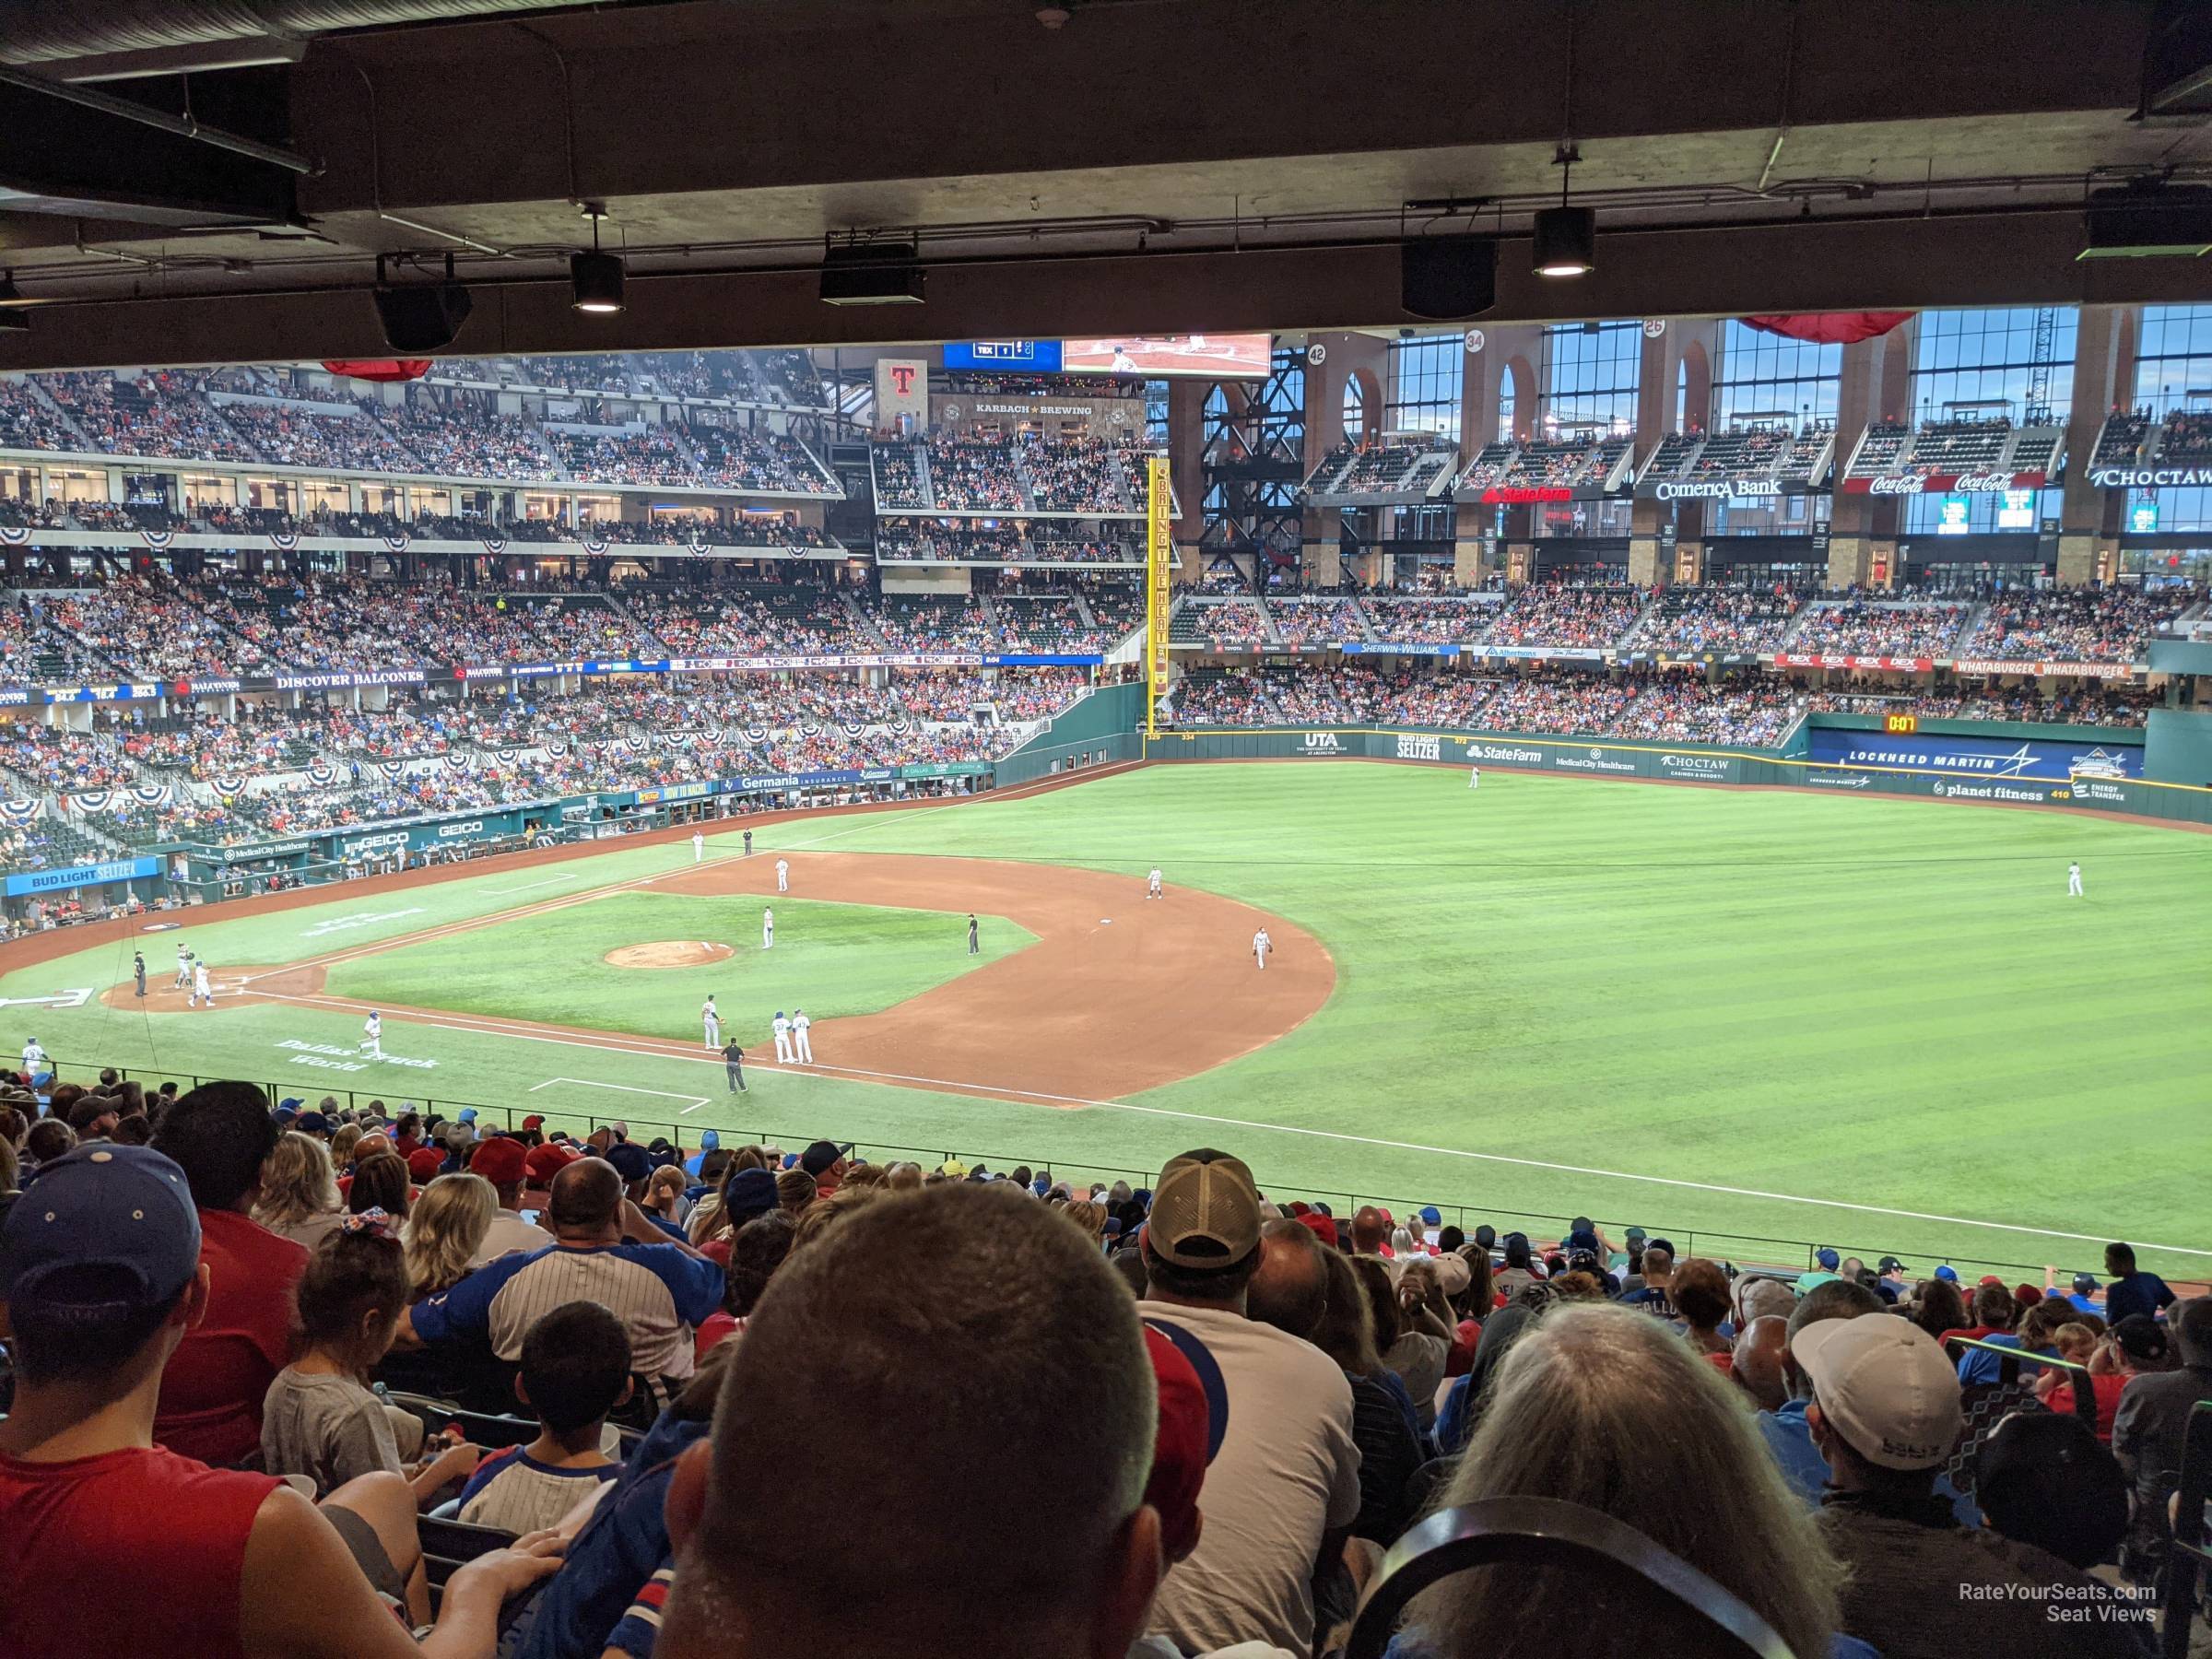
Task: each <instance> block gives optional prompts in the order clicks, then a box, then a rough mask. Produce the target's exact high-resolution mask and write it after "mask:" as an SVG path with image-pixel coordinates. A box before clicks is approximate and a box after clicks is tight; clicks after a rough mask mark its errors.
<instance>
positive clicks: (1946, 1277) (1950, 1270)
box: [1935, 1262, 1959, 1285]
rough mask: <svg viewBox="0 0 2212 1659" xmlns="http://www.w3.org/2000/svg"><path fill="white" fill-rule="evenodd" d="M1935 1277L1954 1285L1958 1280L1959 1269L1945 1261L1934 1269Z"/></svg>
mask: <svg viewBox="0 0 2212 1659" xmlns="http://www.w3.org/2000/svg"><path fill="white" fill-rule="evenodd" d="M1935 1277H1937V1278H1939V1279H1941V1280H1942V1281H1943V1282H1944V1283H1945V1284H1947V1285H1955V1284H1957V1283H1958V1282H1959V1269H1958V1268H1956V1267H1954V1266H1952V1265H1950V1264H1949V1263H1948V1262H1945V1263H1943V1264H1942V1265H1940V1266H1938V1267H1937V1268H1936V1269H1935Z"/></svg>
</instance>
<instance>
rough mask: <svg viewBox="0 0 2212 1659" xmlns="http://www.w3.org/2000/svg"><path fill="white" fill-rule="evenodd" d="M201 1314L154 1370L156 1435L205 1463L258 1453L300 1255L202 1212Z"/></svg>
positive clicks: (285, 1340) (284, 1352) (245, 1225)
mask: <svg viewBox="0 0 2212 1659" xmlns="http://www.w3.org/2000/svg"><path fill="white" fill-rule="evenodd" d="M200 1262H201V1265H204V1266H205V1267H206V1269H207V1317H206V1319H204V1320H202V1321H201V1322H200V1324H198V1325H197V1326H196V1327H195V1328H194V1329H192V1330H189V1331H187V1332H185V1333H184V1340H183V1341H182V1342H181V1343H179V1344H178V1345H177V1351H176V1352H175V1353H173V1354H171V1356H170V1358H169V1369H168V1370H167V1371H163V1372H162V1373H161V1399H160V1403H159V1405H158V1406H156V1408H155V1413H154V1439H155V1440H156V1441H159V1442H160V1443H161V1444H162V1445H164V1446H167V1447H168V1448H169V1449H170V1450H171V1452H175V1453H181V1454H182V1455H183V1456H185V1457H196V1458H198V1459H199V1460H200V1461H201V1462H202V1463H206V1464H215V1465H224V1464H238V1463H243V1462H245V1461H246V1460H248V1459H249V1458H252V1457H254V1456H256V1455H258V1454H259V1453H260V1451H261V1402H262V1397H263V1396H264V1395H265V1394H267V1393H268V1392H269V1384H270V1383H271V1382H274V1381H275V1380H276V1377H277V1372H278V1371H282V1370H283V1369H284V1368H285V1366H286V1364H287V1363H288V1362H289V1360H290V1359H291V1350H292V1287H293V1286H294V1285H295V1284H297V1283H298V1282H299V1279H300V1274H301V1273H303V1272H304V1271H305V1270H306V1268H307V1252H306V1250H305V1249H304V1248H303V1247H301V1246H300V1245H298V1244H295V1243H293V1242H292V1241H291V1240H289V1239H284V1238H279V1237H277V1234H275V1233H273V1232H271V1231H270V1230H268V1229H267V1228H265V1227H264V1226H262V1225H261V1224H260V1223H259V1222H257V1221H254V1220H253V1219H251V1218H248V1217H245V1216H241V1215H240V1214H239V1213H238V1212H237V1211H235V1210H202V1211H201V1212H200Z"/></svg>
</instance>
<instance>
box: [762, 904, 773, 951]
mask: <svg viewBox="0 0 2212 1659" xmlns="http://www.w3.org/2000/svg"><path fill="white" fill-rule="evenodd" d="M775 947H776V912H775V911H774V909H773V908H772V907H771V908H769V909H766V910H763V911H762V912H760V948H761V949H763V950H773V949H774V948H775Z"/></svg>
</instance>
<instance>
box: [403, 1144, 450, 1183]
mask: <svg viewBox="0 0 2212 1659" xmlns="http://www.w3.org/2000/svg"><path fill="white" fill-rule="evenodd" d="M444 1168H445V1154H444V1153H442V1152H441V1151H439V1150H438V1148H437V1147H416V1148H415V1150H414V1151H412V1152H410V1153H408V1154H407V1178H408V1179H409V1180H411V1181H435V1180H437V1179H438V1171H441V1170H442V1169H444Z"/></svg>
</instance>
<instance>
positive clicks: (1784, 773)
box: [1142, 726, 2212, 824]
mask: <svg viewBox="0 0 2212 1659" xmlns="http://www.w3.org/2000/svg"><path fill="white" fill-rule="evenodd" d="M2060 729H2063V730H2065V731H2067V732H2068V733H2069V734H2071V735H2072V736H2073V738H2074V739H2075V741H2076V743H2077V744H2078V742H2079V740H2080V736H2081V728H2078V727H2067V728H2060ZM2030 747H2032V746H2030ZM1142 748H1143V758H1144V759H1147V760H1259V759H1267V760H1285V759H1308V760H1342V759H1367V760H1407V761H1414V762H1427V763H1432V764H1438V765H1449V766H1462V767H1464V766H1468V765H1480V766H1486V767H1496V768H1501V769H1505V770H1509V771H1550V772H1563V773H1566V774H1569V775H1571V776H1581V777H1613V778H1642V779H1647V780H1653V781H1659V782H1676V783H1732V784H1739V785H1749V786H1768V787H1773V786H1782V787H1790V788H1812V789H1818V790H1823V791H1828V790H1837V791H1842V792H1846V793H1862V792H1863V793H1867V794H1902V795H1924V796H1928V797H1931V798H1934V799H1939V800H1954V801H1978V802H1984V803H1995V804H1999V805H2006V806H2061V807H2063V806H2076V807H2084V808H2088V809H2089V810H2092V811H2098V812H2112V813H2124V814H2133V815H2135V816H2137V817H2141V818H2160V819H2165V820H2168V821H2171V822H2176V823H2191V824H2212V788H2206V787H2204V786H2201V785H2193V784H2181V783H2163V782H2154V781H2151V780H2148V779H2143V778H2131V777H2088V776H2083V775H2080V774H2078V773H2076V774H2073V775H2066V774H2065V773H2063V772H2062V773H2061V774H2060V775H2057V776H2051V777H2044V776H2022V775H2015V774H2014V771H2009V770H2008V768H2017V767H2018V766H2019V765H2022V764H2027V763H2030V762H2031V761H2032V759H2033V758H2034V757H2033V755H2032V753H2031V755H2030V760H2029V762H2022V761H2016V760H2015V759H2013V757H2011V756H2010V755H2007V756H2004V757H1997V756H1992V755H1989V754H1986V753H1982V752H1979V751H1978V750H1968V749H1965V748H1956V749H1954V748H1949V747H1935V748H1931V747H1928V746H1926V745H1923V746H1921V747H1920V748H1918V749H1916V750H1915V751H1914V754H1915V756H1916V757H1918V756H1923V755H1924V756H1925V758H1926V759H1927V760H1928V761H1929V762H1930V763H1928V764H1923V765H1912V764H1902V765H1873V764H1847V763H1842V762H1832V761H1820V760H1811V759H1795V758H1793V757H1790V756H1788V755H1785V754H1783V752H1782V751H1780V750H1775V749H1746V748H1726V747H1719V746H1717V745H1712V744H1697V743H1675V744H1654V743H1624V742H1620V741H1618V740H1617V739H1613V738H1607V737H1562V736H1559V735H1556V734H1554V735H1543V736H1537V735H1524V734H1521V733H1516V732H1449V731H1433V730H1419V731H1415V730H1378V729H1375V728H1372V727H1361V726H1317V727H1293V728H1267V729H1264V730H1263V729H1220V730H1208V731H1203V732H1163V733H1161V734H1160V735H1159V736H1158V737H1157V738H1154V739H1152V740H1151V741H1150V742H1148V743H1146V744H1144V745H1143V746H1142Z"/></svg>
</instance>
